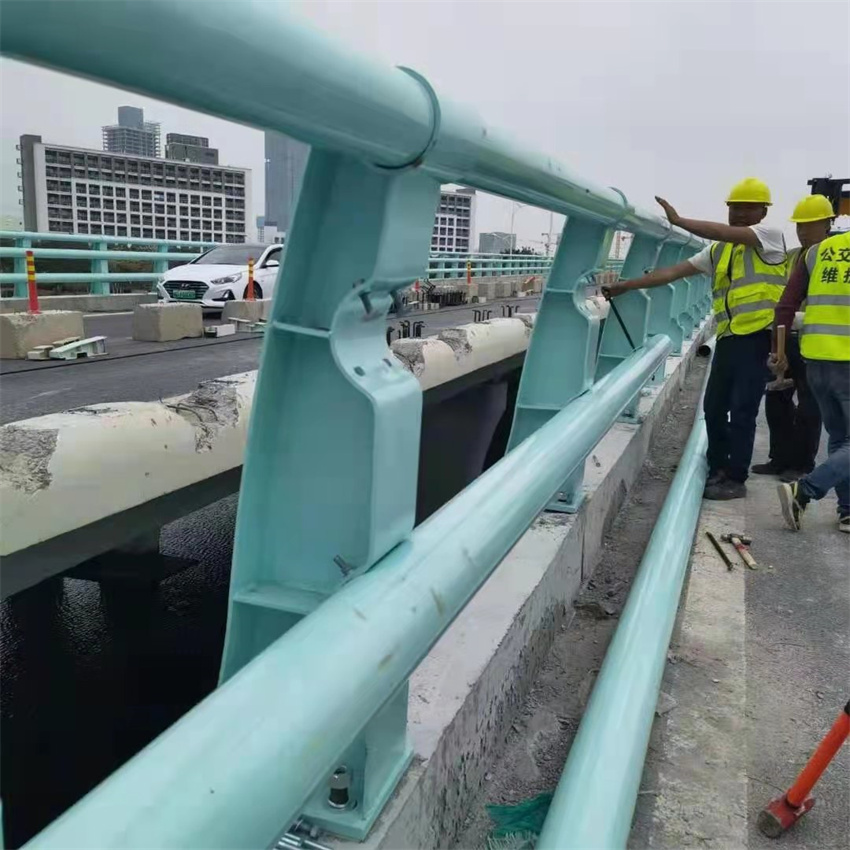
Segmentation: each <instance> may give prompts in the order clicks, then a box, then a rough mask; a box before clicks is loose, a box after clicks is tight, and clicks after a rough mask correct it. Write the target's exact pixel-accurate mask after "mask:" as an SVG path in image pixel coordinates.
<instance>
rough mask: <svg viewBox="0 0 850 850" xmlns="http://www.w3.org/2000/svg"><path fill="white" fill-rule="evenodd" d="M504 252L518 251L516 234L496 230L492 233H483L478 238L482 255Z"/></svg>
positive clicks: (479, 250)
mask: <svg viewBox="0 0 850 850" xmlns="http://www.w3.org/2000/svg"><path fill="white" fill-rule="evenodd" d="M503 251H516V233H503V232H502V231H500V230H494V231H492V232H490V233H482V234H481V235H480V236H479V237H478V252H479V253H480V254H501V253H502V252H503Z"/></svg>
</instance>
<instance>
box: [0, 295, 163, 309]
mask: <svg viewBox="0 0 850 850" xmlns="http://www.w3.org/2000/svg"><path fill="white" fill-rule="evenodd" d="M38 300H39V305H40V306H41V309H42V310H79V311H80V312H81V313H123V312H124V311H126V310H132V309H133V308H134V307H138V306H139V304H155V303H156V300H157V296H156V293H154V292H127V293H118V294H115V295H41V296H39V299H38ZM28 309H29V302H28V301H27V299H26V298H0V313H25V312H26V311H27V310H28Z"/></svg>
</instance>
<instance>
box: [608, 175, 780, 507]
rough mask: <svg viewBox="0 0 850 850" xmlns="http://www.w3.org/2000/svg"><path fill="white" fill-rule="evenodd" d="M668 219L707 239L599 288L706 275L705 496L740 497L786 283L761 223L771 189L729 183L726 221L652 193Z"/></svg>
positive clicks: (770, 234) (616, 289) (769, 230)
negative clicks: (689, 253) (695, 249)
mask: <svg viewBox="0 0 850 850" xmlns="http://www.w3.org/2000/svg"><path fill="white" fill-rule="evenodd" d="M656 200H657V201H658V203H659V204H661V206H662V207H663V208H664V212H665V213H666V215H667V218H668V220H669V221H670V223H671V224H674V225H677V226H678V227H681V228H683V229H684V230H687V231H688V232H689V233H693V234H695V235H696V236H702V237H703V238H705V239H711V240H713V241H712V243H711V245H709V246H707V247H706V248H704V249H703V250H702V251H700V252H699V253H698V254H695V255H694V256H693V257H691V258H690V259H689V260H685V261H684V262H681V263H677V264H676V265H674V266H670V267H668V268H665V269H656V270H655V271H652V272H650V273H649V274H647V275H644V277H642V278H636V279H634V280H625V281H622V282H620V283H617V284H615V285H614V286H611V287H608V288H607V289H603V292H604V293H605V295H606V297H609V298H610V297H614V296H616V295H619V294H620V293H622V292H627V291H628V290H631V289H645V288H649V287H654V286H664V285H665V284H668V283H672V282H673V281H675V280H679V279H680V278H684V277H689V276H690V275H696V274H707V275H711V277H712V281H713V295H714V301H713V309H714V315H715V318H716V319H717V346H716V349H715V353H714V358H713V360H712V363H711V374H710V375H709V378H708V385H707V387H706V392H705V399H704V402H703V405H704V408H705V425H706V431H707V433H708V467H709V476H708V481H707V483H706V488H705V498H707V499H724V500H725V499H740V498H743V497H744V496H746V494H747V488H746V485H745V483H744V482H745V481H746V480H747V476H748V474H749V470H750V461H751V460H752V456H753V443H754V441H755V434H756V417H757V416H758V410H759V405H760V404H761V397H762V395H763V394H764V387H765V384H766V383H767V382H768V380H770V372H769V371H768V369H767V368H766V366H765V363H766V360H767V356H768V355H769V353H770V334H771V326H772V324H773V311H774V308H775V306H776V304H777V302H778V301H779V297H780V296H781V294H782V290H783V288H784V286H785V276H786V252H785V239H784V237H783V235H782V231H781V230H780V229H779V228H778V227H773V226H771V225H768V224H764V223H763V222H764V218H765V216H766V215H767V210H768V207H769V206H770V205H771V199H770V190H769V189H768V187H767V185H766V184H765V183H763V182H762V181H761V180H757V179H756V178H755V177H748V178H747V179H746V180H742V181H741V182H740V183H738V184H737V185H736V186H733V187H732V191H731V192H730V193H729V196H728V198H727V199H726V205H727V207H728V224H722V223H720V222H714V221H698V220H696V219H690V218H684V217H683V216H681V215H679V213H678V212H676V210H675V209H674V208H673V207H672V206H671V205H670V204H669V203H667V201H665V200H664V199H663V198H656Z"/></svg>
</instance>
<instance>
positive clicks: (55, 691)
mask: <svg viewBox="0 0 850 850" xmlns="http://www.w3.org/2000/svg"><path fill="white" fill-rule="evenodd" d="M235 513H236V497H235V496H234V497H231V498H228V499H224V500H222V501H221V502H218V503H216V504H214V505H211V506H210V507H208V508H206V509H205V510H203V511H199V512H198V513H196V514H193V515H191V516H190V517H187V518H185V519H183V520H180V521H179V522H176V523H173V524H172V525H169V526H167V527H166V529H164V531H163V536H162V551H163V552H164V553H165V554H169V555H178V556H184V557H192V558H194V559H196V560H198V561H199V563H198V565H197V566H195V567H192V568H190V569H189V570H186V571H185V572H183V573H180V574H179V575H176V576H173V577H172V578H170V579H168V580H166V581H164V582H162V583H161V584H160V585H159V586H156V587H153V588H150V589H149V588H142V589H139V588H135V589H115V588H112V589H109V590H107V589H106V588H105V587H102V586H101V585H98V584H96V583H94V582H88V581H82V580H78V579H67V578H66V579H55V580H53V581H50V582H46V583H44V584H42V585H40V586H37V587H35V588H32V589H31V590H29V591H26V592H24V593H21V594H19V595H17V596H15V597H13V598H11V599H9V600H7V601H6V602H4V603H3V604H2V606H0V660H2V669H0V677H2V678H0V712H2V713H1V714H0V759H2V761H0V779H2V785H0V787H2V797H3V814H4V828H5V839H6V847H9V848H14V847H18V846H20V845H21V844H23V843H24V842H26V841H27V840H28V839H29V838H31V837H32V836H33V835H34V834H35V833H37V832H38V831H40V830H41V829H42V828H44V827H45V826H47V825H48V824H49V823H50V822H51V821H52V820H54V819H55V818H56V817H57V816H58V815H60V814H61V813H62V812H63V811H64V810H65V809H66V808H68V807H69V806H70V805H72V804H73V803H74V802H75V801H76V800H78V799H79V798H80V797H82V796H83V795H84V794H85V793H86V792H87V791H89V790H90V789H91V788H93V787H94V786H95V785H97V784H98V783H99V782H100V781H101V780H103V779H104V778H105V777H106V776H108V775H109V774H110V773H112V772H113V771H114V770H115V769H116V768H118V767H119V766H120V765H121V764H123V763H124V762H125V761H126V760H127V759H128V758H130V757H131V756H132V755H134V754H135V753H136V752H138V751H139V750H140V749H141V748H142V747H144V746H145V745H146V744H147V743H148V742H150V741H151V740H152V739H153V738H154V737H156V735H158V734H159V733H160V732H162V731H163V730H164V729H166V728H167V727H168V726H170V725H171V724H172V723H173V722H174V721H175V720H177V719H178V718H179V717H180V716H181V715H183V714H184V713H185V712H186V711H187V710H188V709H190V708H191V707H192V706H193V705H195V704H196V703H197V702H198V701H199V700H200V699H202V698H203V697H204V696H205V695H206V694H207V693H209V692H210V691H211V690H212V689H213V688H214V687H215V685H216V681H217V678H218V665H219V660H220V657H221V650H222V646H223V642H224V630H225V624H226V617H227V585H228V581H229V577H230V559H231V547H232V539H233V524H234V520H235Z"/></svg>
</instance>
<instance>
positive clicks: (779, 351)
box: [764, 325, 794, 393]
mask: <svg viewBox="0 0 850 850" xmlns="http://www.w3.org/2000/svg"><path fill="white" fill-rule="evenodd" d="M774 354H775V356H776V359H777V361H778V362H780V363H783V362H785V325H779V327H778V328H777V329H776V351H775V352H774ZM793 386H794V381H792V380H791V378H785V377H782V376H780V375H777V376H776V378H774V379H773V380H772V381H771V382H770V383H769V384H767V386H765V388H764V389H765V391H766V392H769V393H775V392H779V391H780V390H787V389H789V388H790V387H793Z"/></svg>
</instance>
